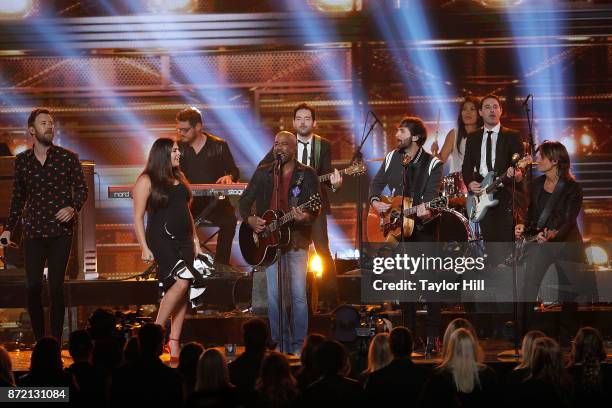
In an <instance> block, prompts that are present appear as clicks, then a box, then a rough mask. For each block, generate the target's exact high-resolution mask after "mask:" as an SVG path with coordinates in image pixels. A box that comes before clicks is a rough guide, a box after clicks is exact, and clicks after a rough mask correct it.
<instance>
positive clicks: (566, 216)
mask: <svg viewBox="0 0 612 408" xmlns="http://www.w3.org/2000/svg"><path fill="white" fill-rule="evenodd" d="M545 181H546V176H544V175H543V176H540V177H538V178H536V179H535V180H533V182H532V183H531V186H530V194H529V196H530V204H529V210H528V212H527V222H526V223H525V227H526V228H527V229H535V228H536V226H537V224H538V218H540V213H539V212H538V211H537V203H538V200H539V198H540V195H541V194H542V192H543V191H544V182H545ZM581 208H582V187H580V184H579V183H577V182H576V181H574V180H567V181H566V182H565V186H563V190H561V195H560V196H559V199H558V200H557V202H556V203H555V204H554V207H553V209H552V211H551V213H550V216H549V217H548V220H547V221H546V224H545V225H544V226H545V227H546V228H548V229H552V230H557V235H556V236H555V239H554V240H551V241H553V242H582V234H581V233H580V230H579V229H578V223H577V222H576V219H577V218H578V214H579V213H580V209H581Z"/></svg>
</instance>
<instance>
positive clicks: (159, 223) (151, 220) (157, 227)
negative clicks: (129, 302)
mask: <svg viewBox="0 0 612 408" xmlns="http://www.w3.org/2000/svg"><path fill="white" fill-rule="evenodd" d="M180 157H181V153H180V151H179V147H178V145H177V144H176V142H175V141H173V140H172V139H168V138H161V139H157V140H156V141H155V143H154V144H153V146H152V147H151V151H150V153H149V158H148V160H147V165H146V167H145V170H144V171H143V172H142V174H141V175H140V176H139V177H138V180H137V181H136V184H135V185H134V190H133V197H134V224H135V228H136V237H137V239H138V243H139V244H140V247H141V248H142V259H143V261H145V262H152V261H153V260H155V262H156V263H157V279H158V280H159V286H160V288H161V289H162V293H163V297H162V300H161V302H160V305H159V311H158V313H157V318H156V320H155V323H157V324H160V325H162V326H163V325H164V323H165V322H166V320H167V319H168V317H170V318H171V326H170V337H169V342H168V343H169V346H170V356H171V359H174V360H178V355H179V352H180V343H179V339H180V335H181V330H182V328H183V320H184V319H185V312H186V311H187V292H188V289H189V286H190V283H191V282H192V280H193V279H185V278H183V275H182V274H181V276H179V275H178V274H177V273H176V271H177V270H178V269H179V268H177V265H178V264H179V263H181V262H184V265H185V266H186V267H187V268H188V269H189V270H190V271H192V274H193V276H196V273H197V272H195V271H193V261H194V258H195V256H196V254H199V253H201V249H200V245H199V242H198V241H197V238H196V239H194V237H197V235H195V234H194V231H195V228H194V225H193V219H192V217H191V213H190V211H189V204H190V202H191V191H190V189H189V187H188V183H187V180H186V179H185V176H184V175H183V173H182V172H181V170H180V168H179V161H180ZM145 212H146V213H147V228H146V232H145V227H144V214H145ZM188 275H189V274H188Z"/></svg>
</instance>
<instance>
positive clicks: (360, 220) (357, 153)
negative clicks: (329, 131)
mask: <svg viewBox="0 0 612 408" xmlns="http://www.w3.org/2000/svg"><path fill="white" fill-rule="evenodd" d="M370 113H371V112H368V114H367V115H366V120H365V122H364V124H363V130H364V131H365V127H366V125H367V123H368V118H369V117H370ZM372 116H374V115H372ZM377 123H380V122H379V121H378V119H377V118H376V116H374V122H372V124H371V125H370V128H369V129H368V132H367V133H365V134H362V135H361V143H359V146H358V147H357V149H356V150H355V153H353V158H352V159H351V163H355V162H363V153H362V152H361V149H362V148H363V145H364V144H365V142H366V140H368V137H369V136H370V134H371V133H372V131H373V130H374V126H376V124H377ZM362 179H363V176H361V175H360V176H358V177H357V245H358V246H359V248H358V249H359V268H360V269H361V268H362V267H363V262H362V260H363V217H362V216H363V197H362V194H361V188H362V186H361V183H362Z"/></svg>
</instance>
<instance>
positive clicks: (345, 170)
mask: <svg viewBox="0 0 612 408" xmlns="http://www.w3.org/2000/svg"><path fill="white" fill-rule="evenodd" d="M349 168H350V167H349ZM347 170H348V168H347V169H342V170H339V172H340V175H342V176H343V175H345V174H348V172H347ZM332 174H334V173H327V174H323V175H322V176H319V183H322V182H324V181H328V180H329V179H330V178H331V176H332Z"/></svg>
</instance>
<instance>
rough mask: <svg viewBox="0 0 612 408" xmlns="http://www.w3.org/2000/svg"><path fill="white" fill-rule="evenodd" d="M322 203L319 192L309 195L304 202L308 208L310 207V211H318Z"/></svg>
mask: <svg viewBox="0 0 612 408" xmlns="http://www.w3.org/2000/svg"><path fill="white" fill-rule="evenodd" d="M322 205H323V203H322V201H321V195H320V194H319V193H316V194H313V195H311V196H310V198H309V199H308V202H307V203H306V207H308V209H310V210H311V211H319V210H320V209H321V206H322Z"/></svg>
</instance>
